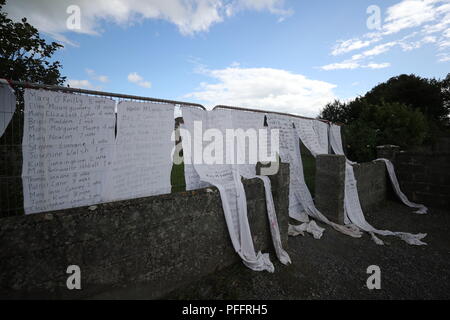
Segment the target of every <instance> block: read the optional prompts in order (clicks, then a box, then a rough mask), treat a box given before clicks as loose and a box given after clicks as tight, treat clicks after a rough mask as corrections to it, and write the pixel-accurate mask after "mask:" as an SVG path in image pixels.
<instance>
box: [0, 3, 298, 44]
mask: <svg viewBox="0 0 450 320" xmlns="http://www.w3.org/2000/svg"><path fill="white" fill-rule="evenodd" d="M70 5H78V6H79V7H80V9H81V27H80V29H77V30H68V29H67V26H66V21H67V19H68V17H69V14H68V13H66V10H67V8H68V6H70ZM5 10H6V12H8V14H9V15H10V18H12V19H15V20H18V19H21V18H22V17H24V16H25V17H27V18H28V21H29V22H30V23H31V24H32V25H34V26H36V27H37V28H38V29H39V30H40V31H43V32H46V33H48V34H50V35H51V36H53V37H54V38H55V39H57V40H59V41H62V42H66V43H69V44H73V45H76V44H74V43H73V42H71V41H70V39H68V38H67V37H65V36H64V35H62V34H63V33H65V32H68V31H73V32H78V33H83V34H90V35H98V34H100V33H101V28H100V23H101V22H104V21H108V22H112V23H115V24H118V25H122V26H128V25H132V24H135V23H139V22H141V21H143V20H145V19H161V20H165V21H168V22H170V23H172V24H174V25H176V27H177V28H178V30H179V31H180V32H181V33H182V34H184V35H191V34H194V33H197V32H203V31H208V30H209V28H210V27H211V26H212V25H214V24H216V23H219V22H222V21H223V20H224V19H225V18H226V17H230V16H232V15H234V14H235V13H236V12H239V11H242V10H257V11H268V12H270V13H272V14H274V15H277V16H279V17H286V16H288V15H290V14H292V10H290V9H284V1H283V0H170V1H169V0H114V1H111V0H95V1H92V0H58V1H54V0H40V1H29V0H13V1H8V2H7V4H6V6H5Z"/></svg>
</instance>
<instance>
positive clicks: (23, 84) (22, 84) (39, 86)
mask: <svg viewBox="0 0 450 320" xmlns="http://www.w3.org/2000/svg"><path fill="white" fill-rule="evenodd" d="M8 82H9V83H10V84H11V85H12V86H18V87H22V88H32V89H45V90H52V91H62V92H70V93H83V94H89V95H95V96H102V97H114V98H119V99H124V100H126V99H128V100H141V101H151V102H156V103H168V104H175V105H186V106H194V107H198V108H201V109H203V110H206V108H205V107H204V106H202V105H201V104H199V103H192V102H185V101H176V100H167V99H158V98H150V97H142V96H134V95H128V94H120V93H111V92H103V91H96V90H87V89H80V88H71V87H62V86H53V85H48V84H38V83H29V82H20V81H14V80H8Z"/></svg>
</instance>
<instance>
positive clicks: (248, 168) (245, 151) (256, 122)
mask: <svg viewBox="0 0 450 320" xmlns="http://www.w3.org/2000/svg"><path fill="white" fill-rule="evenodd" d="M216 112H217V111H216ZM230 112H231V116H232V125H233V128H230V129H242V130H244V131H245V132H247V133H248V134H249V136H251V134H250V132H252V131H249V130H254V131H253V132H254V135H255V136H256V135H258V139H257V142H258V143H257V144H256V143H254V144H253V145H252V144H250V143H249V141H247V140H244V139H237V143H236V149H235V152H234V155H236V160H238V158H242V157H243V159H239V160H240V161H236V162H237V163H238V165H237V168H238V171H239V174H240V175H241V176H242V177H244V178H245V179H253V178H258V179H260V180H262V182H263V184H264V191H265V197H266V208H267V218H268V219H269V226H270V233H271V235H272V242H273V245H274V248H275V252H276V255H277V257H278V259H279V260H280V262H281V263H283V264H289V263H291V258H290V257H289V254H288V253H287V252H286V251H285V250H284V249H283V246H282V244H281V236H280V228H279V226H278V218H277V215H276V212H275V204H274V201H273V195H272V185H271V183H270V179H269V177H267V176H260V175H257V174H256V163H257V162H258V161H261V162H263V160H266V157H267V159H269V158H271V157H270V155H269V154H268V153H267V152H270V149H271V135H270V133H269V131H268V130H269V129H268V127H264V118H265V115H264V114H263V113H259V112H246V111H230ZM263 136H265V139H264V138H262V137H263ZM251 148H252V149H251ZM261 152H265V154H264V155H262V154H261ZM250 153H254V155H253V158H254V159H253V160H252V157H251V155H250ZM260 156H261V157H260ZM262 158H264V159H262ZM241 160H242V161H241ZM273 160H276V156H275V159H273Z"/></svg>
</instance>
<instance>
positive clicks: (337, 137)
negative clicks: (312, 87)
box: [330, 124, 427, 245]
mask: <svg viewBox="0 0 450 320" xmlns="http://www.w3.org/2000/svg"><path fill="white" fill-rule="evenodd" d="M341 141H342V140H341V131H340V127H339V126H336V125H333V124H332V125H331V127H330V142H331V146H332V148H333V151H334V152H335V153H336V154H340V155H344V151H343V148H342V142H341ZM352 164H353V162H351V161H349V160H347V163H346V170H345V196H344V213H345V217H346V223H353V224H354V225H356V226H357V227H359V228H361V229H362V230H364V231H366V232H369V233H370V235H371V236H372V239H373V240H374V241H375V243H377V244H379V245H382V244H384V243H383V241H382V240H381V239H379V238H378V237H377V236H376V235H382V236H396V237H399V238H400V239H402V240H403V241H405V242H406V243H408V244H411V245H426V243H425V242H423V241H421V240H422V239H423V238H425V237H426V235H427V234H426V233H418V234H412V233H406V232H392V231H389V230H379V229H376V228H374V227H373V226H372V225H370V224H369V223H368V222H367V221H366V218H365V217H364V213H363V211H362V209H361V204H360V201H359V196H358V189H357V181H356V179H355V175H354V172H353V166H352Z"/></svg>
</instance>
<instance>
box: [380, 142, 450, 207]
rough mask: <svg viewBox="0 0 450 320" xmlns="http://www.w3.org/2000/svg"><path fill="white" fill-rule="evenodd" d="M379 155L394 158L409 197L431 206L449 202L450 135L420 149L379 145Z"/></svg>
mask: <svg viewBox="0 0 450 320" xmlns="http://www.w3.org/2000/svg"><path fill="white" fill-rule="evenodd" d="M377 155H378V157H380V158H387V159H389V160H391V161H392V162H393V164H394V166H395V172H396V175H397V178H398V180H399V184H400V188H401V190H402V191H403V193H405V195H406V196H407V197H408V199H409V200H411V201H413V202H417V203H421V204H425V205H426V206H428V207H431V208H433V207H436V208H444V209H447V208H448V207H449V206H450V139H449V138H441V139H439V140H438V141H437V142H436V143H435V144H434V145H433V146H430V147H429V148H426V149H423V150H420V151H407V152H405V151H400V148H399V147H397V146H390V145H387V146H379V147H377Z"/></svg>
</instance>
